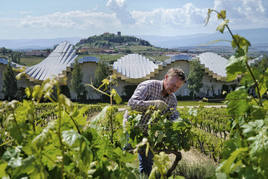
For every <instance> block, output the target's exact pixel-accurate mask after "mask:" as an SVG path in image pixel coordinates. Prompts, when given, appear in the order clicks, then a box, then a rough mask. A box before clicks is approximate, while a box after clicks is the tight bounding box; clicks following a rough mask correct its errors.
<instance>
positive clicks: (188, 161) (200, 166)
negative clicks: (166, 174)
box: [174, 149, 216, 179]
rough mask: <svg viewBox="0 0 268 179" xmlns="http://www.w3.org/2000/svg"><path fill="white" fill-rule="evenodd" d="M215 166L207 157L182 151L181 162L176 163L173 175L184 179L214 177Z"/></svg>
mask: <svg viewBox="0 0 268 179" xmlns="http://www.w3.org/2000/svg"><path fill="white" fill-rule="evenodd" d="M215 169H216V164H215V163H214V162H213V161H212V160H211V159H209V158H208V157H207V156H205V155H203V154H202V153H200V152H198V151H197V150H195V149H191V150H190V151H188V152H184V151H182V160H181V161H180V162H179V163H178V165H177V167H176V169H175V171H174V174H175V175H180V176H184V177H185V178H186V179H203V178H210V177H213V176H215Z"/></svg>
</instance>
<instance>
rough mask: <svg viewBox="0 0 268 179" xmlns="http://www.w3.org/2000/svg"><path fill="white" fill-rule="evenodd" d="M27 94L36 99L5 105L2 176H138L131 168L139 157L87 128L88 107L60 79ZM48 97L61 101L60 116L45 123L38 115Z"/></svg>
mask: <svg viewBox="0 0 268 179" xmlns="http://www.w3.org/2000/svg"><path fill="white" fill-rule="evenodd" d="M53 90H56V96H55V95H53V93H54V92H53ZM26 94H27V96H28V97H29V98H30V99H31V100H30V101H23V102H22V103H19V102H18V101H11V102H9V103H3V104H2V106H1V110H3V112H4V115H1V118H2V121H1V122H2V125H1V130H0V131H1V144H0V151H1V159H0V177H9V178H21V177H30V178H98V177H99V178H136V173H137V171H136V170H135V169H133V168H132V167H129V166H127V163H128V162H132V161H133V155H132V154H129V153H126V152H124V151H122V150H121V149H120V148H118V147H115V146H114V145H113V144H111V142H110V141H109V140H108V139H107V138H106V137H103V136H101V135H100V134H99V133H98V131H96V130H95V129H93V128H90V127H89V126H86V116H85V115H84V113H85V111H87V110H88V107H86V106H85V107H82V108H78V106H77V105H74V104H73V103H72V102H71V101H70V100H69V99H68V98H67V97H66V96H64V95H62V94H60V88H59V82H58V81H57V80H55V79H52V80H50V79H48V80H46V81H44V82H43V83H42V85H37V86H35V87H34V88H26ZM42 98H46V99H49V100H50V101H51V102H52V103H54V104H56V106H55V111H56V114H57V117H56V118H55V120H51V121H49V122H47V123H42V124H44V125H40V122H39V120H43V119H40V118H38V115H36V114H37V112H36V106H38V103H39V101H40V100H41V99H42Z"/></svg>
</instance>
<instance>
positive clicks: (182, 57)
mask: <svg viewBox="0 0 268 179" xmlns="http://www.w3.org/2000/svg"><path fill="white" fill-rule="evenodd" d="M192 59H193V55H190V54H178V55H174V56H172V57H170V58H169V59H167V60H165V61H164V62H163V65H164V66H165V65H168V64H171V63H173V62H175V61H179V60H185V61H191V60H192Z"/></svg>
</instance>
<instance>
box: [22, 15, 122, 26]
mask: <svg viewBox="0 0 268 179" xmlns="http://www.w3.org/2000/svg"><path fill="white" fill-rule="evenodd" d="M20 25H21V26H23V27H34V28H35V27H36V28H38V27H41V28H67V29H68V28H69V29H87V28H88V29H90V28H94V29H102V30H104V29H108V28H109V27H112V26H118V25H119V21H118V20H117V19H116V17H115V15H114V14H108V13H102V12H87V11H70V12H65V13H62V12H55V13H53V14H48V15H44V16H26V17H25V18H22V19H21V21H20Z"/></svg>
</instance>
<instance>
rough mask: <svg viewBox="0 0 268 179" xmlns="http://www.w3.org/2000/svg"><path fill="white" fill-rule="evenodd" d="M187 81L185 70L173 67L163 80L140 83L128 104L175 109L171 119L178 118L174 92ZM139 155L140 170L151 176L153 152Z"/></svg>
mask: <svg viewBox="0 0 268 179" xmlns="http://www.w3.org/2000/svg"><path fill="white" fill-rule="evenodd" d="M185 82H186V79H185V74H184V72H183V71H182V70H181V69H177V68H171V69H169V71H168V72H167V74H166V75H165V77H164V79H163V80H147V81H144V82H142V83H140V84H139V85H138V86H137V88H136V90H135V92H134V93H133V95H132V97H131V98H130V99H129V101H128V105H129V106H130V107H131V109H133V110H136V111H140V112H146V110H147V109H148V107H149V106H155V107H156V108H157V109H159V110H161V111H163V113H166V112H168V111H171V109H173V110H172V114H171V116H170V120H176V119H177V118H178V117H179V113H178V111H177V110H176V107H177V98H176V96H175V94H174V93H175V92H176V91H177V90H178V89H179V88H180V87H182V86H183V85H184V83H185ZM141 120H145V119H141ZM138 157H139V162H140V164H139V169H140V172H141V173H145V174H146V175H148V176H149V175H150V173H151V170H152V165H153V155H152V153H151V152H149V154H148V156H145V151H141V152H139V154H138Z"/></svg>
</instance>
